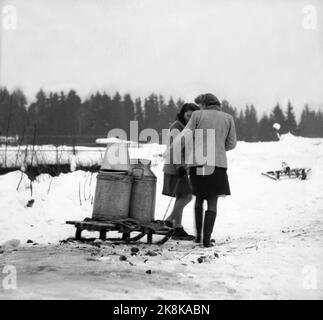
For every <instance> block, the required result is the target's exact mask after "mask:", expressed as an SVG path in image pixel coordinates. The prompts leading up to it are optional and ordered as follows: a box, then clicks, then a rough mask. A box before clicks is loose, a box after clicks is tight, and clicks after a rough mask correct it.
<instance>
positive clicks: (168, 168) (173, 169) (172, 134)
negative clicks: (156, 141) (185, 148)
mask: <svg viewBox="0 0 323 320" xmlns="http://www.w3.org/2000/svg"><path fill="white" fill-rule="evenodd" d="M184 128H185V125H184V124H183V123H182V122H181V121H179V120H176V121H175V122H173V123H172V124H171V126H170V128H169V136H168V141H169V144H168V145H167V151H168V152H170V148H171V146H172V143H173V141H174V139H175V138H176V137H177V136H178V134H179V133H180V132H181V131H183V129H184ZM180 166H183V167H185V162H184V155H183V152H181V161H180V163H178V164H174V163H173V157H172V155H171V153H170V159H169V161H168V162H167V161H165V164H164V167H163V171H164V172H165V173H167V174H171V175H177V174H178V173H177V169H178V167H180Z"/></svg>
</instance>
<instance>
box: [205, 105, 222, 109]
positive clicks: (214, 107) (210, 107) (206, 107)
mask: <svg viewBox="0 0 323 320" xmlns="http://www.w3.org/2000/svg"><path fill="white" fill-rule="evenodd" d="M204 109H205V110H218V111H221V106H218V105H216V104H213V105H210V106H205V107H204Z"/></svg>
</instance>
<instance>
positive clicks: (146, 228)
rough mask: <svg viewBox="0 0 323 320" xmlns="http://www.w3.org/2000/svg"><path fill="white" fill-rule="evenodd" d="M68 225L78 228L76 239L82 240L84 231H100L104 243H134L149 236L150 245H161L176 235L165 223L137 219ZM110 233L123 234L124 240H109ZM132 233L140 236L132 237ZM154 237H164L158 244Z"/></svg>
mask: <svg viewBox="0 0 323 320" xmlns="http://www.w3.org/2000/svg"><path fill="white" fill-rule="evenodd" d="M66 223H67V224H72V225H74V226H75V227H76V232H75V239H76V240H82V231H83V230H87V231H98V232H99V233H100V237H99V238H100V239H101V240H102V241H106V240H108V241H113V242H114V243H115V244H119V243H126V244H128V243H133V242H136V241H138V240H140V239H142V238H143V237H145V236H147V243H148V244H157V245H161V244H163V243H165V242H166V241H168V240H169V239H170V238H171V236H172V235H173V233H174V229H173V228H170V227H168V226H166V225H165V223H164V221H161V220H156V221H152V222H150V223H145V224H142V223H140V222H138V221H137V220H135V219H131V218H128V219H120V220H113V221H100V220H94V219H91V218H85V219H84V220H83V221H66ZM109 231H118V232H119V233H122V238H107V237H106V234H107V232H109ZM132 232H137V233H139V234H137V235H135V236H133V237H131V233H132ZM153 235H161V236H163V238H162V239H160V240H159V241H157V242H153Z"/></svg>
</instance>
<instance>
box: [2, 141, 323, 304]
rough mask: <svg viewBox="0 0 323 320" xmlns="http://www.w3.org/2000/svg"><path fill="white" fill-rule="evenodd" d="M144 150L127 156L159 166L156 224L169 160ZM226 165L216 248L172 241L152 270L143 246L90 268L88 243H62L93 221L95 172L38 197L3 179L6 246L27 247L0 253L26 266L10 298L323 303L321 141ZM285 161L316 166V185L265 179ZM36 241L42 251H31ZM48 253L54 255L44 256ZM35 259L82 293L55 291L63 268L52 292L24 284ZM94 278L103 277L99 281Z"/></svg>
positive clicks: (246, 150) (286, 144) (189, 213)
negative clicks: (226, 193) (79, 224)
mask: <svg viewBox="0 0 323 320" xmlns="http://www.w3.org/2000/svg"><path fill="white" fill-rule="evenodd" d="M145 148H146V149H145V150H146V151H145V153H144V152H141V151H140V150H130V155H131V157H138V156H140V157H145V158H150V159H152V160H153V167H152V170H153V171H154V172H155V174H156V176H157V178H158V179H157V203H156V214H155V218H156V219H162V218H163V216H164V214H165V211H166V209H167V207H168V204H169V200H170V198H168V197H166V196H163V195H161V189H162V183H163V181H162V180H163V179H162V177H163V173H162V164H163V160H162V158H161V157H160V156H159V155H160V154H161V153H162V151H163V148H164V147H163V146H150V147H149V146H146V147H145ZM143 155H144V156H143ZM93 157H98V155H96V156H94V155H93ZM228 158H229V171H228V175H229V179H230V185H231V193H232V196H230V197H227V198H221V200H220V201H219V208H218V217H217V221H216V225H215V228H214V232H213V238H214V239H215V241H216V244H217V245H216V247H215V248H210V249H204V248H200V247H194V245H193V243H191V242H180V243H176V242H175V241H169V242H167V243H166V244H165V245H164V246H162V247H160V248H155V247H154V246H152V249H156V250H159V251H158V255H157V256H156V257H149V261H148V262H147V261H146V262H144V261H145V257H146V255H145V252H146V251H147V250H148V249H149V248H147V245H146V246H144V245H142V244H140V245H138V247H139V248H140V252H142V255H141V254H140V255H138V256H136V257H131V256H130V254H129V247H128V246H123V245H122V246H118V247H117V248H114V249H113V250H114V254H117V255H120V254H124V255H126V256H128V260H127V262H123V261H119V259H114V258H111V256H110V255H109V254H108V253H106V252H105V251H109V250H112V249H111V246H109V245H107V246H104V247H102V251H101V252H100V254H96V255H94V256H95V257H94V258H93V261H89V260H86V259H85V258H84V255H85V256H86V257H88V256H87V255H86V254H85V253H84V252H87V254H88V255H89V256H90V254H91V252H92V251H93V250H94V249H93V247H92V246H90V245H84V246H83V247H82V246H81V247H79V246H78V245H77V244H65V245H63V246H60V245H58V241H59V240H62V239H66V238H68V237H71V236H73V235H74V231H75V230H74V227H73V226H70V225H66V224H65V221H66V220H82V219H84V218H85V217H90V216H91V213H92V205H93V203H92V202H93V195H94V191H95V181H96V174H91V173H89V172H83V171H76V172H73V173H69V174H61V175H60V176H59V177H56V178H51V177H50V176H49V175H41V176H39V177H38V179H37V181H35V182H34V183H33V195H32V197H31V190H30V183H29V180H28V178H27V177H26V176H25V175H22V174H21V173H20V172H19V171H16V172H12V173H9V174H6V175H3V176H0V228H1V230H0V244H1V243H4V242H5V241H7V240H10V239H18V240H20V241H21V244H22V246H21V247H20V249H19V248H18V251H13V252H4V253H3V254H0V259H1V257H2V258H4V259H5V260H6V261H5V262H6V263H8V262H10V261H11V262H10V263H13V264H17V265H19V263H20V272H21V279H22V280H21V283H24V284H25V286H22V287H19V286H18V289H17V291H16V293H11V296H10V295H9V297H13V298H15V297H24V298H26V297H27V298H28V297H29V298H37V297H40V294H45V296H46V293H44V292H47V297H52V298H56V297H63V298H69V297H72V298H73V297H83V298H87V297H88V298H100V297H101V298H117V299H119V298H120V299H122V298H124V299H127V298H134V299H136V298H145V296H143V293H144V290H145V289H146V288H144V287H143V286H142V282H143V281H144V283H146V285H147V287H149V288H150V292H151V295H150V297H146V298H148V299H149V298H169V299H172V298H173V299H176V298H183V299H189V298H193V299H194V298H196V299H214V298H220V299H221V298H224V299H227V298H233V299H243V298H246V299H249V298H261V299H279V298H282V299H303V298H305V299H312V298H315V299H322V298H323V276H322V272H323V259H322V258H323V192H322V190H323V139H307V138H301V137H294V136H292V135H285V136H283V137H282V139H281V141H279V142H266V143H244V142H239V143H238V146H237V148H236V149H235V150H233V151H230V152H229V153H228ZM282 161H286V162H287V163H288V164H289V165H290V166H291V167H310V168H311V174H310V176H309V179H308V180H305V181H304V180H298V179H291V180H282V181H274V180H271V179H269V178H267V177H264V176H262V175H261V172H263V171H268V170H272V169H280V168H281V163H282ZM21 178H22V181H21V183H20V185H19V189H18V191H17V190H16V189H17V186H18V184H19V181H20V179H21ZM31 198H33V199H34V200H35V202H34V204H33V206H32V207H26V204H27V202H28V201H29V200H30V199H31ZM193 206H194V202H193V201H192V202H191V203H190V204H189V205H188V206H187V207H186V208H185V211H184V216H183V224H184V226H185V228H186V229H187V231H188V232H191V233H194V220H193ZM84 235H90V233H84ZM29 239H31V240H33V241H34V242H37V243H39V244H41V246H39V247H38V246H32V245H30V244H29V245H25V243H26V241H27V240H29ZM48 244H50V245H48ZM82 248H83V249H82ZM49 252H54V253H52V254H51V255H50V256H46V253H47V255H49ZM77 252H79V255H77ZM214 252H215V253H216V254H217V255H218V258H216V257H215V256H214ZM92 253H93V252H92ZM33 255H35V257H36V256H39V257H44V256H45V257H46V263H47V265H48V264H52V265H53V264H55V263H56V264H58V265H59V262H58V261H59V259H58V258H57V259H58V260H57V259H54V257H59V258H61V260H62V261H64V263H65V264H64V268H65V269H66V268H67V269H66V270H65V269H64V270H65V271H66V272H67V274H70V273H69V272H71V270H75V274H79V277H78V278H77V277H74V278H73V279H72V280H73V281H72V280H71V281H72V282H71V283H73V286H75V287H77V286H78V281H79V284H80V285H79V287H78V289H77V293H76V292H75V290H74V291H73V290H71V291H69V290H65V291H64V292H63V290H62V292H61V291H60V289H58V287H56V285H55V283H57V281H59V280H58V278H59V276H62V277H63V276H64V277H65V278H64V279H66V273H65V274H64V275H62V274H63V273H64V272H63V271H64V270H63V269H62V268H63V267H62V265H59V266H60V267H57V265H56V267H55V268H56V270H58V271H57V272H56V273H55V272H54V271H52V272H51V276H50V277H49V278H48V274H47V278H46V277H45V276H44V279H47V280H48V279H51V281H52V285H51V286H47V288H46V290H47V291H46V290H45V289H44V288H43V289H42V287H41V281H40V280H39V279H38V282H37V281H36V279H34V280H35V283H37V286H36V285H34V284H33V283H34V282H32V280H30V281H29V280H26V279H29V278H28V277H24V276H23V275H24V274H25V273H26V272H27V271H26V268H27V266H28V268H33V267H34V268H36V267H37V266H36V264H35V263H36V262H35V261H34V260H35V259H36V258H35V259H34V260H33V261H30V260H29V258H28V257H30V259H31V260H32V257H33ZM203 255H204V256H205V257H206V260H205V261H204V262H203V263H197V258H198V257H200V256H203ZM69 257H70V260H68V259H69ZM24 259H25V260H24ZM111 259H112V260H111ZM54 260H55V261H56V262H55V261H54ZM67 261H70V264H69V263H68V262H67ZM76 261H78V262H76ZM72 262H74V264H73V263H72ZM94 262H96V263H94ZM128 262H131V263H128ZM66 264H67V265H68V266H70V268H71V269H70V270H69V269H68V267H67V266H66ZM24 266H25V268H24ZM55 268H54V267H53V269H54V270H55ZM80 268H81V269H82V268H83V269H82V270H83V271H84V272H85V269H86V270H87V272H88V275H87V276H84V277H83V276H82V277H81V275H82V272H83V271H82V270H81V269H80ZM147 269H150V270H152V274H151V275H150V278H146V277H147V275H146V274H145V271H146V270H147ZM28 270H29V269H28ZM35 270H36V269H35ZM90 270H92V271H91V272H90ZM95 270H96V271H97V273H98V274H100V276H98V277H97V278H95V272H96V271H95ZM27 273H28V272H27ZM61 273H62V274H61ZM35 274H36V273H33V276H34V277H36V275H35ZM103 274H104V275H106V277H105V278H104V279H105V280H106V281H107V284H106V285H107V286H109V284H108V282H109V281H110V282H109V283H111V281H112V280H111V277H113V285H115V288H114V291H112V293H111V288H108V289H106V290H105V288H106V287H104V286H103V283H105V282H104V281H105V280H104V279H102V276H103ZM18 275H19V272H18ZM90 275H91V276H90ZM143 275H144V278H142V277H143ZM29 276H30V275H29ZM38 276H39V277H41V274H39V273H38ZM81 278H82V280H81ZM30 279H32V277H31V278H30ZM143 279H147V280H146V281H145V280H143ZM47 280H45V281H47ZM87 280H88V281H89V282H91V281H92V289H93V290H92V291H91V292H92V294H91V293H90V294H89V293H88V292H87V286H86V285H85V282H86V281H87ZM108 280H109V281H108ZM39 281H40V282H39ZM102 281H103V282H102ZM161 281H163V284H162V285H161V284H160V283H161ZM71 285H72V284H71ZM49 287H50V288H51V289H50V288H49ZM55 288H56V289H55ZM73 288H74V287H73ZM125 288H128V289H129V288H131V290H128V289H125ZM44 290H45V291H44ZM55 290H56V291H55ZM72 291H73V292H72ZM126 291H127V292H126ZM55 292H56V294H55ZM58 292H61V294H59V293H58ZM1 297H4V298H6V297H8V296H6V293H4V295H3V296H1V289H0V298H1Z"/></svg>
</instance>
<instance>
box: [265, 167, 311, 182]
mask: <svg viewBox="0 0 323 320" xmlns="http://www.w3.org/2000/svg"><path fill="white" fill-rule="evenodd" d="M310 171H311V169H310V168H294V169H290V168H289V167H287V168H286V169H284V170H275V171H267V172H262V173H261V174H262V175H263V176H266V177H268V178H270V179H273V180H281V179H300V180H306V179H307V177H308V173H309V172H310Z"/></svg>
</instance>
